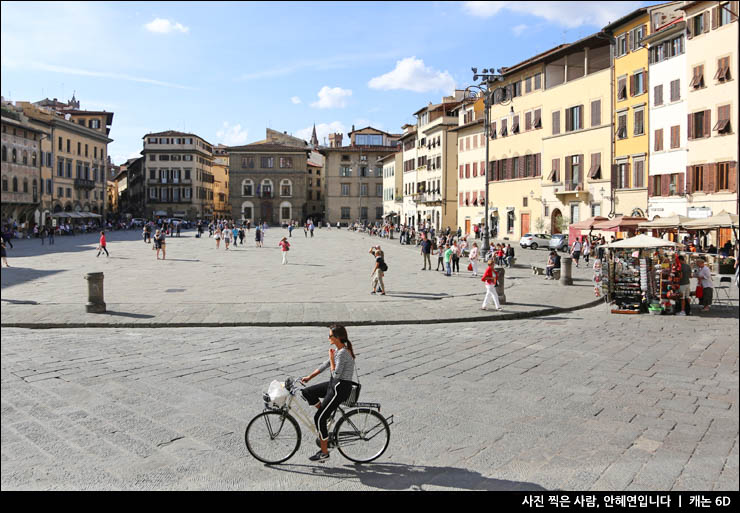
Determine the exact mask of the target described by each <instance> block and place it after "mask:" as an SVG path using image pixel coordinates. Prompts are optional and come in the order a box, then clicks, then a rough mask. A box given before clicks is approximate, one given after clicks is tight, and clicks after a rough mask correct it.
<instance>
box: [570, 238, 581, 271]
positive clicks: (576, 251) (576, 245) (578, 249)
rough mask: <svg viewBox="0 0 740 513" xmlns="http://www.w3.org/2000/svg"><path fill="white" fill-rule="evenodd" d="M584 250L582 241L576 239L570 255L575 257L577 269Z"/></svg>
mask: <svg viewBox="0 0 740 513" xmlns="http://www.w3.org/2000/svg"><path fill="white" fill-rule="evenodd" d="M582 248H583V245H582V244H581V241H580V240H578V238H576V240H575V241H574V242H573V246H571V248H570V255H571V256H572V257H573V260H575V262H576V267H578V260H579V259H580V258H581V249H582Z"/></svg>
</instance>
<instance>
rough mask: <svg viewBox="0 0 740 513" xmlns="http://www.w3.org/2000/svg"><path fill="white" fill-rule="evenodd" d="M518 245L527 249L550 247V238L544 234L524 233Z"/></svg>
mask: <svg viewBox="0 0 740 513" xmlns="http://www.w3.org/2000/svg"><path fill="white" fill-rule="evenodd" d="M519 245H520V246H521V247H523V248H529V249H537V248H539V247H543V248H546V247H548V246H549V245H550V236H549V235H548V234H546V233H525V234H524V235H523V236H522V238H521V239H520V240H519Z"/></svg>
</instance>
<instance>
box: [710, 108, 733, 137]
mask: <svg viewBox="0 0 740 513" xmlns="http://www.w3.org/2000/svg"><path fill="white" fill-rule="evenodd" d="M714 130H716V131H717V133H718V134H729V133H730V132H732V127H731V126H730V105H723V106H721V107H717V124H716V125H714Z"/></svg>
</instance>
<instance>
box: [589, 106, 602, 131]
mask: <svg viewBox="0 0 740 513" xmlns="http://www.w3.org/2000/svg"><path fill="white" fill-rule="evenodd" d="M600 124H601V100H594V101H592V102H591V126H592V127H593V126H599V125H600Z"/></svg>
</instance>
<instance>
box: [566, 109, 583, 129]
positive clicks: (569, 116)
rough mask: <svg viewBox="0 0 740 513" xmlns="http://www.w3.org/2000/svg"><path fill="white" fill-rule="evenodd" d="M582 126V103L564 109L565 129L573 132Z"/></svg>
mask: <svg viewBox="0 0 740 513" xmlns="http://www.w3.org/2000/svg"><path fill="white" fill-rule="evenodd" d="M582 128H583V105H578V106H576V107H571V108H570V109H566V110H565V131H566V132H573V131H575V130H581V129H582Z"/></svg>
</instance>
